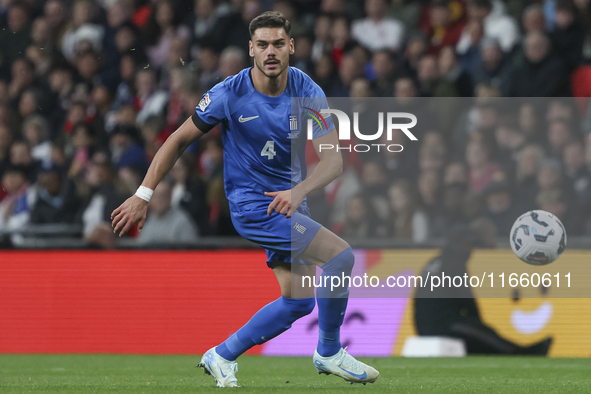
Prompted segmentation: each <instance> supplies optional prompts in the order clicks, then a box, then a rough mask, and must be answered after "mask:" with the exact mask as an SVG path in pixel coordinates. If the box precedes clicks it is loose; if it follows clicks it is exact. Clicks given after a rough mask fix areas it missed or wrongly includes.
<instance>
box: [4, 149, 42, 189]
mask: <svg viewBox="0 0 591 394" xmlns="http://www.w3.org/2000/svg"><path fill="white" fill-rule="evenodd" d="M10 165H11V166H15V167H19V168H20V169H21V170H22V171H24V173H25V175H26V177H27V180H28V181H29V183H30V184H34V183H35V181H36V180H37V169H38V163H37V162H36V161H35V160H34V159H33V156H31V147H30V146H29V143H28V142H27V141H25V140H17V141H14V142H13V143H12V145H11V146H10Z"/></svg>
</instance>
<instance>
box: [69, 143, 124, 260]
mask: <svg viewBox="0 0 591 394" xmlns="http://www.w3.org/2000/svg"><path fill="white" fill-rule="evenodd" d="M115 181H116V173H115V169H114V168H113V165H112V164H111V163H110V162H109V161H108V156H106V155H105V154H104V152H97V153H95V154H94V155H93V158H92V159H91V161H90V162H89V165H88V169H87V171H86V173H85V183H86V184H87V185H88V187H89V189H90V190H89V193H88V195H87V196H86V198H85V201H84V202H83V204H82V207H83V208H82V211H81V213H80V218H79V220H80V221H81V222H82V225H83V230H82V231H83V236H84V239H85V240H86V241H88V242H90V243H91V244H92V245H96V246H98V247H101V248H104V249H112V248H113V247H115V235H114V234H113V230H112V229H111V225H110V219H111V212H113V210H114V209H115V208H117V207H118V206H119V205H121V203H122V202H123V201H124V200H125V196H124V195H122V194H121V193H120V192H119V191H117V189H116V188H115Z"/></svg>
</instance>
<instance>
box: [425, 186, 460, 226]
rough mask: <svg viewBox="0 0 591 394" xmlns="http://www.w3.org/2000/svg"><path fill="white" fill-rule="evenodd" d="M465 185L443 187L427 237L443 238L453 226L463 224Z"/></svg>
mask: <svg viewBox="0 0 591 394" xmlns="http://www.w3.org/2000/svg"><path fill="white" fill-rule="evenodd" d="M466 189H467V188H466V183H461V182H460V183H448V184H446V185H444V186H443V192H442V197H441V200H440V201H439V203H440V205H439V210H438V212H436V213H435V215H434V216H433V217H432V219H431V221H430V226H429V235H430V236H432V237H445V236H446V234H447V232H448V231H449V229H450V228H451V227H452V226H453V225H457V224H461V223H463V222H464V213H463V209H464V201H465V200H466Z"/></svg>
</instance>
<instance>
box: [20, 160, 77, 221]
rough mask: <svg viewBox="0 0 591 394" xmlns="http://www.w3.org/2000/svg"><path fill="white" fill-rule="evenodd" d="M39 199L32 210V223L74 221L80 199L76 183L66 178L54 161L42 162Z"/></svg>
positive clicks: (39, 178) (39, 177)
mask: <svg viewBox="0 0 591 394" xmlns="http://www.w3.org/2000/svg"><path fill="white" fill-rule="evenodd" d="M38 184H39V185H38V192H37V200H36V202H35V205H34V206H33V207H32V210H31V223H33V224H48V223H74V221H75V220H76V214H77V213H78V209H79V208H80V207H79V200H78V198H77V196H76V188H75V186H74V183H73V182H72V181H71V180H69V179H67V178H65V177H64V175H63V173H62V171H61V169H60V168H58V167H57V166H56V165H55V164H54V163H53V162H52V161H50V160H48V161H45V162H43V163H42V165H41V169H40V170H39V176H38Z"/></svg>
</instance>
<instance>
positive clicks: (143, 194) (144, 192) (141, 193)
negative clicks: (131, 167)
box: [135, 186, 154, 202]
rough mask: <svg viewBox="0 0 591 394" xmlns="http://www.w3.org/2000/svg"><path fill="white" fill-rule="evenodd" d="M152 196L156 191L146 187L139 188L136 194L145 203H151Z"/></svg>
mask: <svg viewBox="0 0 591 394" xmlns="http://www.w3.org/2000/svg"><path fill="white" fill-rule="evenodd" d="M152 194H154V190H152V189H150V188H149V187H145V186H140V187H138V188H137V191H136V192H135V195H136V196H138V197H139V198H141V199H142V200H144V201H145V202H150V199H151V198H152Z"/></svg>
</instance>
